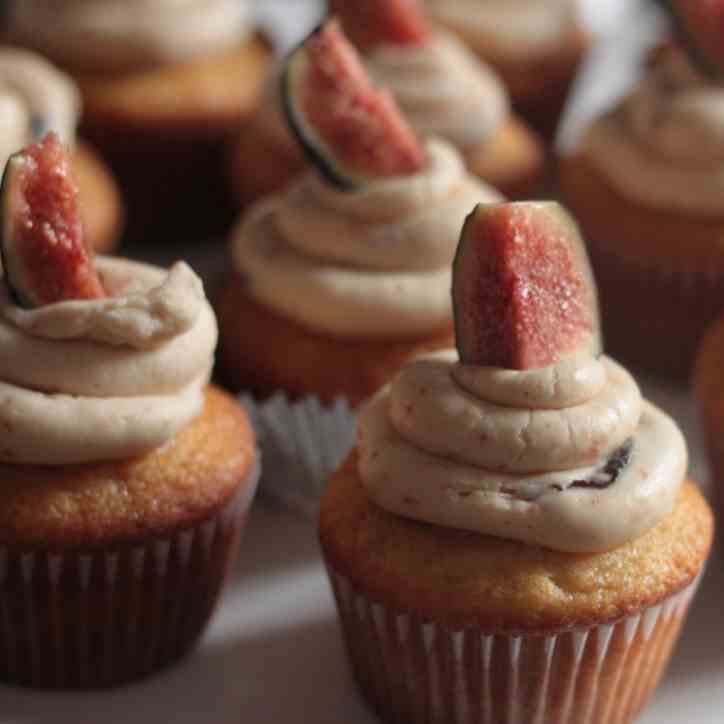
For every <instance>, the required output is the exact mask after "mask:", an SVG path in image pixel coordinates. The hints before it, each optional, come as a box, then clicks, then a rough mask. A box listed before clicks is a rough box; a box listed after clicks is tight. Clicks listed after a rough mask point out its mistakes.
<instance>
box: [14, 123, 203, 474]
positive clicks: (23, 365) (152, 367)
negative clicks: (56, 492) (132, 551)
mask: <svg viewBox="0 0 724 724" xmlns="http://www.w3.org/2000/svg"><path fill="white" fill-rule="evenodd" d="M77 196H78V191H77V187H76V186H75V183H74V180H73V176H72V172H71V169H70V161H69V159H68V156H67V153H66V151H65V149H64V148H63V147H62V145H61V144H60V142H59V140H58V139H57V137H56V136H54V135H53V134H51V135H49V136H47V137H46V138H45V139H44V140H43V141H42V142H41V143H38V144H36V145H33V146H30V147H28V148H26V149H24V150H23V151H21V152H19V153H16V154H15V155H13V156H12V157H11V159H10V161H9V162H8V164H7V166H6V169H5V174H4V176H3V182H2V192H1V193H0V198H1V199H2V208H1V212H2V213H1V219H2V224H1V227H2V228H1V231H2V237H1V238H0V248H1V249H2V262H3V277H2V288H1V289H0V349H2V350H3V354H2V355H0V360H2V361H0V401H1V403H2V404H0V423H1V424H2V425H3V429H4V431H5V432H4V439H3V445H2V449H0V461H2V462H10V463H38V464H67V463H77V462H90V461H96V460H108V459H118V458H127V457H131V456H134V455H138V454H140V453H143V452H146V451H148V450H151V449H153V448H155V447H158V446H159V445H162V444H163V443H165V442H166V441H168V440H169V439H170V438H171V437H173V436H174V435H175V433H176V432H178V431H179V430H180V429H181V428H182V427H184V426H185V425H186V424H187V423H188V422H190V421H191V420H192V419H193V418H195V417H196V416H197V415H198V414H199V412H200V411H201V408H202V405H203V390H204V388H205V386H206V383H207V381H208V378H209V375H210V371H211V367H212V363H213V352H214V348H215V345H216V337H217V330H216V321H215V318H214V315H213V312H212V311H211V308H210V306H209V304H208V302H207V301H206V298H205V296H204V292H203V287H202V284H201V281H200V279H199V278H198V277H197V276H196V275H195V274H194V272H193V271H192V270H191V269H190V268H189V267H188V266H187V265H186V264H183V263H179V264H176V265H175V266H173V267H172V268H171V270H170V271H165V270H163V269H159V268H157V267H152V266H149V265H146V264H140V263H136V262H130V261H126V260H123V259H112V258H99V259H98V260H97V263H96V260H95V259H94V258H93V257H92V255H91V253H90V252H89V250H88V248H87V246H86V243H85V239H84V232H83V225H82V222H81V218H80V209H79V205H78V198H77Z"/></svg>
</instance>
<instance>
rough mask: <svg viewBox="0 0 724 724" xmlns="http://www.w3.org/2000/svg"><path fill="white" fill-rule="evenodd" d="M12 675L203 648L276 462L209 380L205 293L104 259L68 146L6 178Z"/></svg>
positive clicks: (28, 158)
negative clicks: (269, 461) (85, 217)
mask: <svg viewBox="0 0 724 724" xmlns="http://www.w3.org/2000/svg"><path fill="white" fill-rule="evenodd" d="M2 208H3V235H2V238H1V239H0V249H1V250H2V262H3V272H4V275H3V277H2V279H1V281H0V348H1V349H2V354H0V360H1V361H0V424H1V425H2V429H3V443H2V446H0V478H1V479H2V485H0V558H2V561H3V576H2V578H1V579H0V598H1V599H2V601H3V610H4V616H5V625H4V626H3V627H2V631H1V632H0V680H2V681H4V682H9V683H13V684H19V685H23V686H33V687H43V688H93V687H106V686H115V685H119V684H122V683H125V682H128V681H131V680H135V679H138V678H141V677H144V676H146V675H148V674H150V673H152V672H154V671H156V670H158V669H160V668H161V667H163V666H165V665H167V664H170V663H171V662H173V661H175V660H177V659H178V658H179V657H181V656H182V655H184V654H185V653H187V652H188V651H189V650H190V649H191V648H192V647H193V645H194V643H195V642H196V641H197V640H198V638H199V636H200V635H201V633H202V632H203V630H204V628H205V626H206V624H207V622H208V620H209V617H210V615H211V613H212V611H213V609H214V606H215V603H216V601H217V599H218V596H219V593H220V591H221V588H222V586H223V583H224V581H225V579H226V577H227V574H228V572H229V569H230V566H231V564H232V562H233V560H234V557H235V554H236V550H237V546H238V540H239V535H240V533H241V530H242V528H243V524H244V521H245V518H246V513H247V511H248V508H249V506H250V504H251V500H252V497H253V495H254V492H255V489H256V484H257V478H258V473H259V471H258V463H257V461H256V451H255V440H254V434H253V432H252V429H251V426H250V425H249V422H248V420H247V418H246V416H245V415H244V413H243V412H242V410H241V409H240V407H239V406H238V404H237V403H236V402H235V401H234V400H233V399H231V398H230V397H228V396H227V395H225V394H224V393H222V392H221V391H220V390H218V389H216V388H214V387H213V386H210V385H209V384H208V380H209V375H210V373H211V368H212V366H213V358H214V347H215V344H216V337H217V329H216V321H215V319H214V315H213V312H212V310H211V307H210V305H209V304H208V302H207V301H206V298H205V296H204V292H203V287H202V284H201V281H200V279H199V278H198V277H197V276H196V275H195V274H194V272H193V271H192V270H191V269H190V268H189V267H188V266H187V265H186V264H183V263H179V264H176V265H174V266H173V267H172V268H171V269H170V270H168V271H167V270H164V269H159V268H157V267H153V266H149V265H145V264H139V263H134V262H130V261H126V260H124V259H118V258H110V257H98V259H97V266H96V262H95V261H94V259H93V257H92V255H91V254H90V252H89V251H88V250H87V248H86V245H85V240H84V234H83V224H82V221H81V218H80V214H79V210H78V199H77V193H76V190H75V186H74V183H73V179H72V172H71V169H70V160H69V159H68V157H67V155H66V152H65V150H64V149H63V147H62V146H61V144H60V143H59V141H58V139H57V137H55V136H53V135H50V136H48V137H46V138H45V139H44V140H43V141H42V143H39V144H37V145H34V146H31V147H29V148H27V149H25V150H24V151H22V152H20V153H17V154H15V155H14V156H12V157H11V159H10V160H9V162H8V164H7V166H6V170H5V175H4V177H3V183H2Z"/></svg>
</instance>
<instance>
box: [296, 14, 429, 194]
mask: <svg viewBox="0 0 724 724" xmlns="http://www.w3.org/2000/svg"><path fill="white" fill-rule="evenodd" d="M282 82H283V90H282V97H283V102H284V110H285V113H286V116H287V120H288V122H289V125H290V127H291V129H292V131H293V132H294V134H295V136H296V137H297V139H298V140H299V142H300V143H301V145H302V147H303V148H304V150H305V152H306V154H307V156H308V158H309V160H310V161H311V162H312V163H313V164H314V165H315V166H316V168H317V169H318V170H319V171H320V173H322V175H323V176H325V177H326V178H327V180H328V181H330V182H331V183H332V184H333V185H335V186H337V187H339V188H340V189H343V190H346V191H354V190H357V189H361V188H364V187H365V186H367V185H369V184H370V183H372V182H374V181H375V180H380V179H385V178H390V177H399V176H408V175H413V174H415V173H418V172H419V171H420V170H421V169H422V168H424V167H425V165H426V163H427V154H426V152H425V149H424V147H423V145H422V143H421V142H420V140H419V139H418V138H417V136H416V134H415V132H414V131H413V130H412V127H411V126H410V125H409V123H408V122H407V121H406V119H405V118H404V116H403V115H402V113H401V112H400V110H399V108H398V106H397V104H396V103H395V101H394V100H393V98H392V96H391V95H390V94H389V93H388V92H387V91H384V90H379V89H378V88H376V87H375V86H374V85H373V84H372V81H371V80H370V78H369V76H368V74H367V71H366V70H365V68H364V66H363V64H362V61H361V59H360V57H359V55H358V53H357V51H356V50H355V49H354V47H353V46H352V45H351V43H350V42H349V40H348V39H347V38H346V37H345V35H344V33H343V32H342V30H341V29H340V27H339V24H338V22H337V21H336V20H328V21H326V22H325V23H324V24H323V25H321V26H320V27H319V28H317V29H316V30H315V31H313V32H312V34H311V35H309V37H308V38H307V39H306V40H305V41H304V42H303V43H302V44H301V45H300V46H299V47H298V48H297V49H296V50H295V51H293V52H292V53H291V55H290V56H289V57H288V58H287V61H286V64H285V68H284V73H283V78H282Z"/></svg>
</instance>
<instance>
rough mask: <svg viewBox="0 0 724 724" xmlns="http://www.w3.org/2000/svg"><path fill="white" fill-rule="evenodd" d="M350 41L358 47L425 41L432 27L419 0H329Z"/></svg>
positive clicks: (430, 33) (430, 35)
mask: <svg viewBox="0 0 724 724" xmlns="http://www.w3.org/2000/svg"><path fill="white" fill-rule="evenodd" d="M329 11H330V13H332V14H334V15H335V16H337V17H338V18H339V19H340V20H341V22H342V25H343V26H344V30H345V32H346V33H347V35H349V37H350V38H351V39H352V41H353V42H354V44H355V45H356V46H357V47H358V48H362V50H365V51H366V50H371V49H373V48H376V47H379V46H380V45H407V46H421V45H425V43H427V41H428V40H429V39H430V38H431V37H432V27H431V24H430V21H429V20H428V18H427V14H426V13H425V10H424V9H423V7H422V3H421V0H364V1H363V2H358V1H357V2H355V0H329Z"/></svg>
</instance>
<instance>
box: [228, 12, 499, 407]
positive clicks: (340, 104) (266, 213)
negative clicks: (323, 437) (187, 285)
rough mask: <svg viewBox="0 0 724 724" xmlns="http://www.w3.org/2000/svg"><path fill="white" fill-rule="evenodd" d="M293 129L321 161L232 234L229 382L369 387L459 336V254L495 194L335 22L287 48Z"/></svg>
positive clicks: (269, 388)
mask: <svg viewBox="0 0 724 724" xmlns="http://www.w3.org/2000/svg"><path fill="white" fill-rule="evenodd" d="M286 75H287V83H288V84H289V87H290V91H289V97H290V104H289V117H290V119H292V128H293V130H294V132H295V133H296V135H297V137H298V139H299V141H300V143H301V145H302V146H303V148H304V150H305V152H306V153H307V155H308V157H309V159H310V161H311V162H312V164H313V167H314V169H313V170H312V169H310V170H309V171H307V172H306V173H304V174H303V175H302V176H301V177H300V178H299V179H298V180H297V181H295V182H294V183H292V184H291V185H290V186H289V187H288V188H287V189H286V190H285V191H283V192H281V193H280V194H278V195H273V196H271V197H269V198H268V199H265V200H263V201H260V202H258V203H257V204H255V205H254V206H252V207H251V208H250V209H249V210H248V211H247V213H246V214H245V215H244V217H243V218H242V221H241V223H240V224H239V226H238V227H237V228H236V230H235V231H234V232H233V234H232V241H231V246H232V260H233V262H232V263H233V266H234V270H235V272H234V274H233V276H232V278H231V279H230V280H229V282H228V283H227V284H226V286H225V289H224V290H223V291H222V293H221V295H220V298H219V302H218V308H217V313H218V315H219V324H220V329H221V338H222V343H221V351H220V362H221V364H222V367H223V370H224V372H225V374H226V376H227V378H228V380H229V382H230V383H231V384H232V385H233V386H234V387H236V388H240V389H246V390H251V391H254V392H255V393H257V394H258V395H260V396H262V397H265V396H268V395H269V394H271V393H272V392H274V391H277V390H283V391H285V392H286V393H287V394H288V395H289V397H290V398H292V399H296V398H300V397H306V396H314V397H316V398H318V399H319V400H321V401H322V402H325V403H327V402H331V401H332V400H334V399H335V398H336V397H339V396H341V397H345V398H346V399H347V400H349V401H350V402H351V403H352V404H353V405H357V404H358V403H359V402H361V401H362V400H364V399H366V398H367V397H369V396H370V395H371V394H372V393H373V392H374V391H375V390H376V389H377V388H378V387H379V386H380V385H381V384H383V383H384V382H386V381H387V380H388V379H389V377H390V376H391V375H392V374H394V372H395V371H396V370H397V369H398V368H399V367H400V366H401V365H402V364H403V363H404V362H405V361H406V360H407V359H408V358H410V357H412V356H414V355H416V354H419V353H422V352H427V351H430V350H432V349H439V348H441V347H445V346H448V345H449V344H450V343H451V340H452V312H451V308H450V300H449V294H448V290H449V286H450V262H451V260H452V256H453V253H454V250H455V245H456V241H457V235H458V231H459V227H460V224H461V223H462V220H463V219H464V216H465V213H466V211H467V210H469V208H470V206H471V205H472V204H474V203H476V202H478V201H492V200H496V199H498V198H499V196H498V195H497V193H496V192H495V191H493V190H492V189H490V188H488V187H486V186H485V185H483V184H481V183H480V182H478V181H477V180H475V179H473V178H472V177H471V176H469V175H468V174H467V173H466V171H465V169H464V165H463V162H462V160H461V158H460V156H459V155H458V154H457V152H456V151H455V150H454V149H453V148H452V147H451V146H450V145H449V144H448V143H446V142H444V141H442V140H436V139H433V140H429V141H427V142H426V143H423V142H422V141H421V140H420V139H419V138H418V137H417V136H416V135H415V133H414V132H413V130H412V129H411V128H410V127H409V125H408V124H407V122H406V120H405V118H404V117H403V116H402V115H401V114H400V112H399V110H398V108H397V106H396V105H395V103H394V101H393V100H392V98H391V97H390V96H389V95H388V94H386V93H385V92H381V91H379V90H377V89H376V88H375V87H374V86H373V85H372V83H371V82H370V80H369V78H368V76H367V74H366V71H365V69H364V67H363V66H362V64H361V61H360V59H359V57H358V56H357V54H356V52H355V50H354V48H353V47H352V46H351V45H350V44H349V42H348V41H347V39H346V38H345V37H344V35H343V34H342V32H341V30H340V29H339V27H338V25H337V24H336V22H334V21H329V22H327V23H326V24H325V25H324V26H322V28H321V29H319V30H317V31H315V32H314V33H313V34H312V35H311V36H310V37H309V38H308V39H307V41H306V42H305V43H304V44H303V45H302V46H300V48H299V49H298V50H296V51H295V52H294V53H293V54H292V55H291V56H290V57H289V59H288V60H287V69H286Z"/></svg>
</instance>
